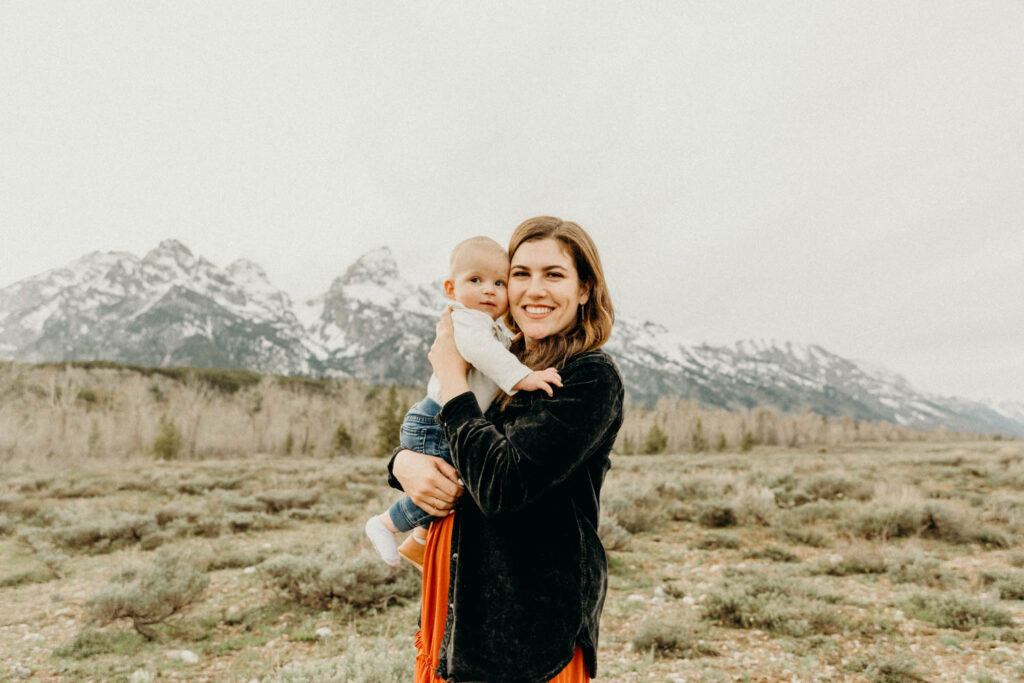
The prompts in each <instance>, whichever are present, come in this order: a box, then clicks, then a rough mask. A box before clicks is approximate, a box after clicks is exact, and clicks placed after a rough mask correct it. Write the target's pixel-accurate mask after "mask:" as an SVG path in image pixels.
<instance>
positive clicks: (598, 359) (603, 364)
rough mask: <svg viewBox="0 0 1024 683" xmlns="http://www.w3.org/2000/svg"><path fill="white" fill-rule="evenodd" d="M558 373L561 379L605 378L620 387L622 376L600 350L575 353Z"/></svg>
mask: <svg viewBox="0 0 1024 683" xmlns="http://www.w3.org/2000/svg"><path fill="white" fill-rule="evenodd" d="M559 372H560V373H561V374H562V375H563V377H568V376H574V377H581V376H585V377H590V376H594V377H607V379H608V381H611V382H614V383H615V384H617V385H618V386H619V387H622V374H621V373H620V372H619V368H618V366H617V365H615V361H614V360H612V357H611V356H609V355H608V354H607V353H605V352H604V351H603V350H602V349H595V350H594V351H584V352H582V353H577V354H576V355H575V356H572V357H571V358H569V360H567V361H566V362H565V365H564V366H562V368H561V369H560V370H559Z"/></svg>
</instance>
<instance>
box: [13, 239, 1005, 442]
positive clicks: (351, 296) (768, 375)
mask: <svg viewBox="0 0 1024 683" xmlns="http://www.w3.org/2000/svg"><path fill="white" fill-rule="evenodd" d="M443 303H444V299H443V296H442V293H441V285H440V283H433V284H429V285H418V284H414V283H411V282H409V281H408V280H406V279H404V278H403V277H402V274H401V273H400V272H399V269H398V266H397V264H396V262H395V260H394V258H393V257H392V255H391V252H390V250H388V249H387V248H386V247H382V248H380V249H376V250H374V251H371V252H369V253H367V254H364V255H363V256H361V257H360V258H359V259H357V260H356V261H355V262H354V263H353V264H352V265H351V266H349V267H348V269H347V270H346V271H345V273H344V274H343V275H341V276H340V277H338V278H337V279H335V280H334V282H332V283H331V286H330V287H329V288H328V290H327V291H326V292H324V294H322V295H321V296H319V297H316V298H314V299H312V300H309V301H303V302H298V303H296V302H293V301H292V299H291V297H289V296H288V295H287V294H286V293H284V292H283V291H281V290H279V289H278V288H276V287H275V286H274V285H273V284H272V283H271V282H270V281H269V279H268V278H267V276H266V273H265V272H264V271H263V269H262V268H260V267H259V266H258V265H257V264H255V263H253V262H252V261H248V260H244V259H241V260H238V261H235V262H234V263H232V264H230V265H229V266H227V267H226V268H220V267H218V266H216V265H214V264H213V263H211V262H210V261H208V260H206V259H204V258H202V257H198V258H197V257H196V256H194V255H193V254H192V252H191V251H189V249H188V248H187V247H185V245H183V244H181V243H180V242H177V241H175V240H165V241H163V242H161V243H160V244H159V245H158V246H157V247H156V248H155V249H153V250H152V251H150V252H149V253H148V254H146V255H145V256H144V257H142V258H141V259H140V258H138V257H136V256H134V255H132V254H128V253H124V252H111V253H100V252H94V253H92V254H87V255H86V256H83V257H81V258H79V259H77V260H75V261H73V262H72V263H70V264H68V265H67V266H65V267H63V268H58V269H55V270H51V271H47V272H45V273H41V274H40V275H36V276H34V277H30V278H26V279H25V280H21V281H20V282H17V283H15V284H13V285H10V286H9V287H6V288H5V289H0V358H8V359H14V360H22V361H30V362H38V361H57V360H77V359H108V360H116V361H121V362H126V363H137V364H145V365H194V366H198V367H242V368H250V369H253V370H257V371H259V372H267V373H275V374H293V375H313V376H328V377H357V378H361V379H366V380H369V381H372V382H391V381H395V382H398V383H401V384H409V385H415V384H424V383H425V381H426V378H427V377H428V376H429V374H430V366H429V363H428V361H427V350H428V348H429V345H430V342H431V340H432V339H433V335H434V327H435V325H436V322H437V314H438V312H439V311H440V310H441V307H442V306H443ZM606 348H607V350H608V352H609V353H610V354H611V355H612V356H613V357H614V358H615V359H616V362H617V363H618V365H619V368H620V369H621V370H622V374H623V377H624V378H625V381H626V386H627V390H628V391H629V393H630V395H631V396H632V397H633V400H635V401H638V402H643V403H649V402H652V401H654V400H656V399H657V398H660V397H663V396H668V397H679V398H693V399H697V400H699V401H700V402H701V403H702V404H704V405H706V406H709V407H720V408H726V409H737V408H744V407H753V406H756V405H769V406H774V407H776V408H779V409H781V410H802V409H804V408H809V409H811V410H813V411H815V412H818V413H821V414H824V415H849V416H850V417H852V418H855V419H865V420H887V421H890V422H894V423H897V424H903V425H907V426H913V427H920V428H933V427H938V426H943V425H944V426H946V427H949V428H950V429H954V430H958V431H975V432H987V433H1003V434H1020V435H1024V404H1021V403H1004V404H1000V405H992V404H986V403H981V402H977V401H970V400H966V399H960V398H948V397H936V396H929V395H926V394H923V393H921V392H918V391H917V390H915V389H914V388H913V387H911V386H910V384H909V383H908V382H907V381H906V380H905V379H904V378H902V377H900V376H899V375H898V374H895V373H893V372H891V371H888V370H884V369H881V368H877V367H872V366H871V365H870V364H868V363H863V362H858V361H853V360H849V359H846V358H842V357H840V356H837V355H835V354H833V353H831V352H829V351H827V350H826V349H823V348H821V347H820V346H814V345H800V344H794V343H790V342H776V341H769V340H747V341H740V342H737V343H736V344H734V345H733V346H710V345H707V344H695V343H692V342H690V341H687V340H685V339H683V338H681V337H679V336H677V335H675V334H673V333H672V332H670V331H669V330H667V329H666V328H664V327H663V326H661V325H659V324H657V323H655V322H650V321H638V320H632V319H630V318H628V317H624V316H622V315H621V314H620V315H619V317H618V318H617V320H616V325H615V331H614V333H613V335H612V338H611V340H610V341H609V343H608V345H607V347H606Z"/></svg>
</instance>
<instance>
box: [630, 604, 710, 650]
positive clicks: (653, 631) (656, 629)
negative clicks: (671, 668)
mask: <svg viewBox="0 0 1024 683" xmlns="http://www.w3.org/2000/svg"><path fill="white" fill-rule="evenodd" d="M707 637H708V629H707V627H706V626H705V625H703V624H701V623H700V622H699V621H696V620H695V619H691V618H687V617H684V616H682V615H679V614H673V615H670V616H664V617H649V618H648V619H646V620H644V621H643V623H641V624H640V627H639V628H638V629H637V632H636V635H635V636H633V649H634V650H636V651H638V652H656V653H658V654H660V655H666V656H670V657H705V656H714V655H717V654H718V650H716V649H715V648H714V647H713V646H712V645H711V644H710V643H708V642H707V641H706V639H707Z"/></svg>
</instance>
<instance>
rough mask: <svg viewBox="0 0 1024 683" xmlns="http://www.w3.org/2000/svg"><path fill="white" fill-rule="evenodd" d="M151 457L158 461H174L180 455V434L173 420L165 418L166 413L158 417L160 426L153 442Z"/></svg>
mask: <svg viewBox="0 0 1024 683" xmlns="http://www.w3.org/2000/svg"><path fill="white" fill-rule="evenodd" d="M153 455H154V456H156V457H157V458H159V459H160V460H176V459H177V458H178V456H179V455H181V432H180V431H178V426H177V425H176V424H174V420H173V419H171V418H168V417H167V413H164V414H163V415H161V416H160V426H159V427H158V428H157V435H156V440H155V441H154V442H153Z"/></svg>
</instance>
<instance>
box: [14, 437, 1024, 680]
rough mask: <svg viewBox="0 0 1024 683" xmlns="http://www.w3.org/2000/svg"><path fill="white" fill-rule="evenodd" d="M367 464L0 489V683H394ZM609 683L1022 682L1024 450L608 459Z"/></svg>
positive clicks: (91, 477) (345, 461)
mask: <svg viewBox="0 0 1024 683" xmlns="http://www.w3.org/2000/svg"><path fill="white" fill-rule="evenodd" d="M383 472H384V462H383V461H382V460H380V459H371V458H360V457H338V458H333V459H327V458H308V457H305V456H299V455H296V456H291V457H287V456H280V455H275V456H258V457H252V458H246V459H239V458H232V459H206V460H194V461H170V462H157V461H153V460H149V459H144V458H134V459H129V460H125V461H120V462H117V463H112V462H107V463H103V462H100V461H92V462H87V463H86V464H82V465H81V466H65V467H64V468H63V469H61V470H59V471H56V472H55V471H54V469H53V465H52V462H50V463H46V462H42V463H39V464H38V465H34V464H33V463H31V462H29V463H24V464H18V465H17V466H16V467H7V468H5V469H4V471H3V473H2V474H0V653H2V654H0V667H2V668H0V678H2V677H5V676H10V677H11V678H12V679H17V678H19V677H25V678H29V679H30V680H104V681H106V680H129V681H136V682H138V681H155V680H172V679H177V680H209V681H235V680H237V681H250V680H253V679H256V680H260V681H304V680H338V681H373V682H385V683H386V682H387V681H408V680H410V679H411V670H412V662H413V656H414V655H413V652H414V651H413V646H412V643H413V634H414V632H415V630H416V618H417V610H418V604H417V601H418V591H419V587H418V584H417V579H418V574H416V573H415V572H414V571H413V570H411V569H407V568H405V567H402V568H400V569H397V570H390V569H388V568H386V567H385V566H384V565H383V564H382V563H380V562H378V561H376V560H374V559H373V557H372V556H371V555H370V551H369V547H368V543H367V542H365V541H364V539H363V538H362V523H363V521H364V519H365V518H366V517H367V516H368V515H369V514H371V513H373V512H376V511H378V510H381V509H383V508H384V507H385V506H386V505H387V504H388V503H389V502H390V501H391V500H393V498H394V492H392V491H390V490H389V489H387V488H386V486H385V483H384V474H383ZM603 511H604V512H603V514H604V516H605V518H604V519H603V520H602V536H603V538H604V540H605V544H606V546H607V547H608V548H609V560H610V561H609V564H610V571H609V574H610V589H609V594H608V600H607V603H606V606H605V611H604V617H603V621H602V626H601V648H600V653H599V663H600V667H601V670H600V672H599V673H600V678H601V679H602V680H607V681H641V680H643V681H648V680H656V681H700V680H707V681H725V680H730V681H733V680H740V681H777V680H778V681H782V680H785V681H791V680H798V681H819V680H827V681H831V680H835V681H842V680H849V681H913V680H926V681H965V680H966V681H1010V680H1020V679H1021V678H1024V602H1022V600H1024V550H1022V549H1021V547H1020V545H1019V543H1020V540H1021V539H1022V538H1024V444H1022V443H1021V442H1014V441H1002V442H996V441H985V442H975V443H950V444H945V443H885V444H856V445H854V446H848V447H842V446H829V447H828V448H827V449H824V448H817V447H814V448H785V447H767V446H756V447H754V448H753V450H752V451H751V452H748V453H737V452H723V453H702V454H696V455H694V454H688V455H643V456H641V455H630V456H627V455H618V456H615V459H614V466H613V468H612V470H611V472H610V473H609V479H608V483H607V485H606V488H605V491H604V496H603Z"/></svg>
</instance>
